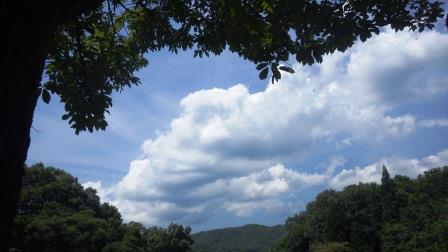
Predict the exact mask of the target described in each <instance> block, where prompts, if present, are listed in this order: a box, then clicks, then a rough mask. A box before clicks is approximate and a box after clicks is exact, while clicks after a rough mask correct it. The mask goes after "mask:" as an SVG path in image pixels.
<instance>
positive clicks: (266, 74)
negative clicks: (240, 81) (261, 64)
mask: <svg viewBox="0 0 448 252" xmlns="http://www.w3.org/2000/svg"><path fill="white" fill-rule="evenodd" d="M268 71H269V69H268V68H267V67H266V68H265V69H263V70H261V72H260V75H259V76H258V77H260V80H264V79H266V77H268Z"/></svg>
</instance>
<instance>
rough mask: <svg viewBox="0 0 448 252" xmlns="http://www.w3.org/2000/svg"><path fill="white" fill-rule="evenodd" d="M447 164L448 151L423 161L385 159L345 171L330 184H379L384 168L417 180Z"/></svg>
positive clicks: (340, 185)
mask: <svg viewBox="0 0 448 252" xmlns="http://www.w3.org/2000/svg"><path fill="white" fill-rule="evenodd" d="M447 164H448V149H445V150H443V151H440V152H439V153H437V154H435V155H430V156H427V157H424V158H422V159H415V158H414V159H409V158H403V157H398V156H395V157H389V158H383V159H381V160H379V161H377V162H375V163H374V164H371V165H368V166H365V167H356V168H354V169H348V170H346V169H343V170H342V171H341V172H340V173H338V174H337V175H335V176H334V177H332V178H331V179H329V181H328V184H329V186H330V187H333V188H336V189H341V188H343V187H345V186H347V185H350V184H357V183H358V182H363V183H370V182H377V183H379V182H380V181H381V173H382V170H383V166H386V168H387V169H388V171H389V173H390V174H391V175H392V176H394V175H398V174H399V175H406V176H409V177H412V178H415V177H417V175H419V174H422V173H423V172H425V171H427V170H428V169H431V168H435V167H441V166H444V165H447Z"/></svg>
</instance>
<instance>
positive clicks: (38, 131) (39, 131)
mask: <svg viewBox="0 0 448 252" xmlns="http://www.w3.org/2000/svg"><path fill="white" fill-rule="evenodd" d="M31 128H32V129H33V130H34V131H36V132H37V133H41V132H42V130H38V129H36V128H34V126H33V125H31Z"/></svg>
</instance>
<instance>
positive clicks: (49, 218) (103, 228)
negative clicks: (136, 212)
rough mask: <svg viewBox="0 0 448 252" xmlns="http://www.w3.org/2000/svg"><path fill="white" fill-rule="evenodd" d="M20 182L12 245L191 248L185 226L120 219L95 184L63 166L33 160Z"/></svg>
mask: <svg viewBox="0 0 448 252" xmlns="http://www.w3.org/2000/svg"><path fill="white" fill-rule="evenodd" d="M23 182H24V188H23V190H22V192H21V193H20V200H19V204H18V205H19V207H18V215H17V218H16V219H15V221H14V226H13V236H12V244H11V250H12V251H15V252H19V251H103V252H115V251H116V252H123V251H129V252H131V251H132V252H165V251H173V252H175V251H179V252H187V251H191V245H192V243H193V239H192V237H191V235H190V233H191V229H190V227H183V226H182V225H178V224H171V225H170V226H169V227H168V228H167V229H163V228H159V227H152V228H148V229H147V228H145V226H143V225H142V224H140V223H137V222H130V223H128V224H123V223H122V219H121V215H120V213H119V212H118V210H117V209H116V208H115V207H114V206H111V205H109V204H107V203H100V200H99V197H98V196H97V195H96V191H95V190H94V189H92V188H87V189H84V188H83V187H82V186H81V185H80V184H79V183H78V181H77V179H76V178H74V177H73V176H71V175H70V174H68V173H66V172H64V171H62V170H59V169H56V168H53V167H45V166H43V165H42V164H37V165H33V166H32V167H30V168H26V169H25V176H24V180H23Z"/></svg>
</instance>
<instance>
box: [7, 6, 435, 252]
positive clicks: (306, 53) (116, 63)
mask: <svg viewBox="0 0 448 252" xmlns="http://www.w3.org/2000/svg"><path fill="white" fill-rule="evenodd" d="M441 6H442V2H441V1H433V0H401V1H386V0H358V1H351V0H350V1H349V0H345V1H341V0H325V1H315V0H303V1H295V0H290V1H276V0H248V1H240V0H229V1H221V0H195V1H190V0H170V1H168V0H162V1H155V0H78V1H74V0H44V1H42V0H30V1H2V2H1V4H0V8H1V9H0V21H1V23H2V24H3V27H4V29H3V30H2V35H3V37H2V38H3V39H2V42H3V48H6V49H5V50H4V51H3V55H2V57H1V59H0V63H2V64H1V65H2V66H3V67H2V68H1V73H2V78H3V85H2V92H1V93H0V96H1V97H0V98H1V101H2V106H1V108H0V109H1V110H0V112H1V114H2V116H3V120H2V121H3V123H1V124H0V136H1V144H0V155H1V156H0V167H1V168H0V169H1V170H0V216H2V217H3V218H4V221H2V222H1V223H0V250H5V249H6V248H7V247H8V243H7V241H8V238H7V237H8V235H9V232H10V228H11V223H12V221H13V217H14V213H15V211H16V205H17V198H18V195H19V192H20V188H21V179H22V176H23V165H24V162H25V160H26V156H27V151H28V147H29V144H30V136H29V134H30V128H31V125H32V119H33V113H34V108H35V106H36V102H37V99H38V97H40V96H42V99H43V100H44V101H45V102H47V103H48V102H49V100H50V98H51V94H55V95H58V96H59V97H60V99H61V101H62V102H63V103H64V104H65V110H66V113H65V114H64V115H62V119H64V120H68V122H69V124H70V125H71V127H72V128H74V130H75V132H76V133H79V132H80V131H83V130H89V131H90V132H92V131H93V130H94V129H96V130H99V129H105V128H106V126H107V122H106V121H105V117H104V114H105V113H106V112H108V109H109V108H110V106H112V100H111V98H110V96H111V93H112V92H113V91H121V90H122V89H123V88H124V87H126V86H131V85H134V84H138V83H139V80H138V78H137V77H135V76H134V73H135V72H136V71H137V70H138V69H140V68H142V67H144V66H146V65H147V61H146V59H145V58H144V57H143V56H144V54H145V53H147V52H152V51H158V50H161V49H163V48H168V49H169V50H170V51H172V52H174V53H176V52H177V51H178V50H187V49H192V50H194V55H195V56H199V57H202V56H204V55H206V56H207V55H209V54H210V53H212V54H220V53H221V52H222V51H223V50H225V49H228V50H230V51H232V52H234V53H237V54H238V55H239V56H241V57H242V58H244V59H248V60H250V61H252V62H254V63H256V64H257V69H258V70H260V75H259V76H260V78H262V79H264V78H266V77H267V76H268V72H269V70H270V71H272V78H271V80H272V81H275V80H278V79H279V78H280V77H281V73H280V70H283V71H287V72H293V70H292V68H290V67H288V66H285V65H281V64H282V63H284V62H286V61H288V60H289V56H290V55H292V56H295V59H296V60H297V61H299V62H301V63H303V64H312V63H314V62H321V61H322V56H323V55H324V54H327V53H331V52H334V51H335V50H339V51H344V50H346V49H347V48H348V47H350V46H351V45H353V43H354V41H356V39H358V38H360V39H361V40H362V41H364V40H366V39H368V38H369V37H371V35H372V34H373V33H379V31H380V28H381V27H383V26H386V25H391V27H392V28H393V29H395V30H402V29H405V28H410V29H412V30H419V31H422V30H424V29H425V28H433V27H434V23H435V22H436V20H437V18H438V17H441V16H442V15H443V9H442V7H441ZM43 73H45V74H46V76H47V77H46V78H45V79H44V83H41V81H42V74H43Z"/></svg>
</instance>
